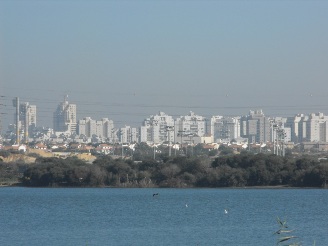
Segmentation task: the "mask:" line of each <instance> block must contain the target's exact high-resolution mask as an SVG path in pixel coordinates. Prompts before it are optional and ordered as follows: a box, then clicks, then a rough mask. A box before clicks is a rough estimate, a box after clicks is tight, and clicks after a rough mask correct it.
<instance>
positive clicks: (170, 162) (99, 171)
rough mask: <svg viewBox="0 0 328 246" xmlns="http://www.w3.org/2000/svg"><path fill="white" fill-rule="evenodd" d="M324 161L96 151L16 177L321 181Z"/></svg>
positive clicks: (217, 183) (73, 183)
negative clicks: (138, 156) (125, 155)
mask: <svg viewBox="0 0 328 246" xmlns="http://www.w3.org/2000/svg"><path fill="white" fill-rule="evenodd" d="M327 180H328V162H327V161H324V162H322V161H321V162H320V161H318V159H315V158H313V157H310V156H303V157H298V158H293V157H279V156H276V155H273V154H262V153H259V154H252V153H249V152H242V153H241V154H236V155H233V154H228V155H221V156H219V157H217V158H215V159H211V158H210V157H208V156H200V157H192V156H189V157H188V156H177V157H172V158H171V157H168V156H165V157H164V156H163V157H161V159H156V160H155V159H151V158H146V159H143V160H141V161H132V160H123V159H113V158H111V157H110V156H99V157H98V158H97V159H96V160H95V161H94V162H93V163H92V164H87V163H85V162H84V161H82V160H80V159H78V158H75V157H70V158H67V159H59V158H41V157H39V158H37V159H36V162H35V164H32V165H29V166H28V167H27V169H26V170H25V171H24V173H23V177H22V179H21V181H22V184H23V185H25V186H33V187H60V186H65V187H104V186H109V187H177V188H181V187H245V186H290V187H326V184H327Z"/></svg>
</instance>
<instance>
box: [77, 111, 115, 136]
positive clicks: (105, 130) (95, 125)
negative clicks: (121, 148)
mask: <svg viewBox="0 0 328 246" xmlns="http://www.w3.org/2000/svg"><path fill="white" fill-rule="evenodd" d="M78 134H79V135H84V136H86V137H87V138H91V137H93V136H96V137H99V138H103V139H106V140H107V141H108V142H114V139H115V137H114V122H113V121H112V120H109V119H108V118H103V119H101V120H93V119H91V118H90V117H86V118H84V119H82V120H79V121H78Z"/></svg>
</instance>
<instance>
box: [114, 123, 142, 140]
mask: <svg viewBox="0 0 328 246" xmlns="http://www.w3.org/2000/svg"><path fill="white" fill-rule="evenodd" d="M119 138H120V142H121V143H138V142H139V132H138V130H137V128H134V127H131V126H125V127H122V128H120V130H119Z"/></svg>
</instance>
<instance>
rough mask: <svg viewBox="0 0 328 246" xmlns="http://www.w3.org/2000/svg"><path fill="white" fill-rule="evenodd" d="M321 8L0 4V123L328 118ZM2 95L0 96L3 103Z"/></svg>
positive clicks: (327, 57) (285, 4) (315, 4)
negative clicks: (22, 108)
mask: <svg viewBox="0 0 328 246" xmlns="http://www.w3.org/2000/svg"><path fill="white" fill-rule="evenodd" d="M327 10H328V2H327V1H264V2H260V1H156V2H155V1H82V2H77V1H33V0H31V1H1V2H0V23H1V24H0V96H1V97H0V104H4V105H0V113H1V115H0V117H1V124H2V128H4V127H6V125H7V124H8V123H12V122H13V118H12V117H13V116H12V115H13V113H12V112H13V111H14V108H13V107H12V106H11V105H12V103H11V101H12V99H13V98H15V97H19V98H21V101H24V102H30V103H31V104H34V105H37V107H38V125H48V126H51V124H52V123H51V121H52V113H53V110H54V108H55V107H56V106H57V104H58V102H59V101H61V99H62V98H63V96H64V95H66V94H68V95H69V101H70V102H72V103H75V104H77V105H79V106H78V107H79V108H78V117H79V118H83V117H86V116H90V117H92V118H95V119H100V118H101V117H106V118H109V119H112V120H113V121H114V122H117V124H125V123H126V124H130V125H136V124H138V123H139V122H140V121H142V120H143V118H144V117H147V116H148V115H152V114H154V113H156V112H159V111H164V112H165V113H167V114H170V115H174V116H180V115H184V114H186V113H188V112H189V111H194V112H195V113H197V114H200V115H204V116H206V117H208V116H210V115H232V116H234V115H243V114H247V113H248V111H249V110H252V109H262V110H263V111H264V112H265V114H266V115H268V116H278V115H283V116H287V115H288V116H289V115H295V114H298V113H305V114H307V113H311V112H323V113H325V114H327V113H328V109H327V99H328V93H327V92H326V91H327V87H328V83H327V78H328V70H327V69H326V64H328V47H327V45H326V44H327V43H328V33H327V31H326V27H327V26H328V18H327V14H326V13H327ZM2 96H3V97H2Z"/></svg>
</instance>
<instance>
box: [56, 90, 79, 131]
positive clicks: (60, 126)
mask: <svg viewBox="0 0 328 246" xmlns="http://www.w3.org/2000/svg"><path fill="white" fill-rule="evenodd" d="M76 125H77V122H76V104H71V103H68V97H67V96H65V98H64V102H62V103H60V104H59V105H58V107H57V109H56V111H55V112H54V114H53V126H54V131H56V132H70V133H75V132H76Z"/></svg>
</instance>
